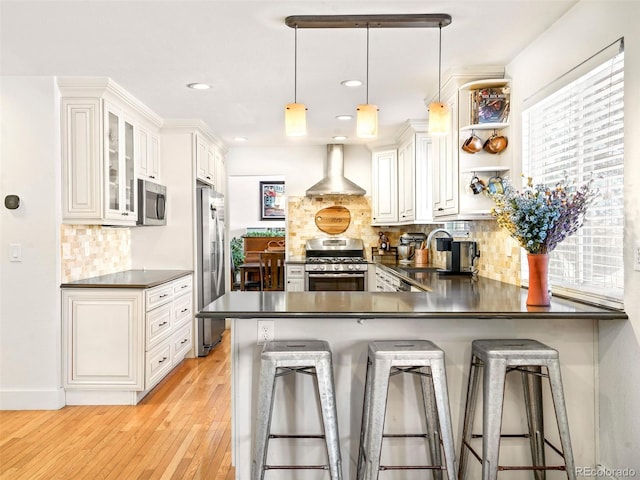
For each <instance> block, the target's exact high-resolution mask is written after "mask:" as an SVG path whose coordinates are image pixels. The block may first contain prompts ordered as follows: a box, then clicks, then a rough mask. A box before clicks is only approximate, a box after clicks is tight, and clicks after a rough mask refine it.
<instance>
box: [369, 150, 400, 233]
mask: <svg viewBox="0 0 640 480" xmlns="http://www.w3.org/2000/svg"><path fill="white" fill-rule="evenodd" d="M371 197H372V212H371V224H372V225H390V224H395V223H397V222H398V151H397V150H396V149H395V148H384V149H380V150H374V151H373V154H372V155H371Z"/></svg>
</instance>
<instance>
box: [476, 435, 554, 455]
mask: <svg viewBox="0 0 640 480" xmlns="http://www.w3.org/2000/svg"><path fill="white" fill-rule="evenodd" d="M471 438H482V434H480V433H472V434H471ZM500 438H531V435H529V434H528V433H501V434H500ZM542 440H543V441H544V443H545V445H547V446H548V447H549V448H551V450H553V451H554V452H556V453H557V454H558V455H560V456H561V457H562V458H564V453H562V450H560V449H559V448H558V447H556V446H555V445H554V444H553V443H551V442H550V441H549V440H547V439H546V438H543V439H542ZM464 444H465V445H466V446H467V447H468V448H469V449H471V446H470V445H469V444H468V443H467V442H464Z"/></svg>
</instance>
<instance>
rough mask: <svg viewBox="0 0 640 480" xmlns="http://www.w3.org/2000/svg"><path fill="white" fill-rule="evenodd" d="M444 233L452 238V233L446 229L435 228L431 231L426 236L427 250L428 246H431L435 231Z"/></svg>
mask: <svg viewBox="0 0 640 480" xmlns="http://www.w3.org/2000/svg"><path fill="white" fill-rule="evenodd" d="M440 232H442V233H446V234H447V235H448V236H449V238H453V235H451V234H450V233H449V232H448V231H447V230H445V229H444V228H436V229H435V230H434V231H433V232H431V233H430V234H429V236H428V237H427V250H429V247H430V246H431V239H432V238H433V237H434V236H435V234H436V233H440Z"/></svg>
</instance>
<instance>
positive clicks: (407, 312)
mask: <svg viewBox="0 0 640 480" xmlns="http://www.w3.org/2000/svg"><path fill="white" fill-rule="evenodd" d="M526 300H527V291H526V290H524V289H521V288H518V287H515V286H512V285H508V284H504V283H501V282H495V281H491V282H483V281H481V280H480V281H477V280H472V279H469V278H467V279H457V280H444V281H443V284H442V285H441V286H439V287H438V288H437V290H434V291H432V292H418V293H408V292H401V293H392V292H237V291H236V292H228V293H226V294H224V295H223V296H222V297H220V298H218V299H217V300H215V301H213V302H212V303H210V304H209V305H207V306H205V307H204V308H203V309H202V310H200V312H198V314H197V315H196V316H198V317H217V318H326V317H338V318H477V319H486V318H513V319H535V318H558V319H562V318H567V319H569V318H571V319H585V320H616V319H619V320H624V319H627V318H628V317H627V315H626V313H624V312H622V311H619V310H611V309H606V308H601V307H596V306H592V305H587V304H583V303H578V302H573V301H570V300H565V299H561V298H553V300H552V302H551V306H549V307H528V306H527V305H526Z"/></svg>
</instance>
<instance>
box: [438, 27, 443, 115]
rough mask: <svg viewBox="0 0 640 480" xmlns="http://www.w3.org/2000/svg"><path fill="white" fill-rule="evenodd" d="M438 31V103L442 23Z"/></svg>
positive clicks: (440, 76)
mask: <svg viewBox="0 0 640 480" xmlns="http://www.w3.org/2000/svg"><path fill="white" fill-rule="evenodd" d="M438 30H439V36H438V103H441V102H440V90H441V88H442V87H441V85H440V79H441V78H442V22H440V25H439V27H438Z"/></svg>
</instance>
